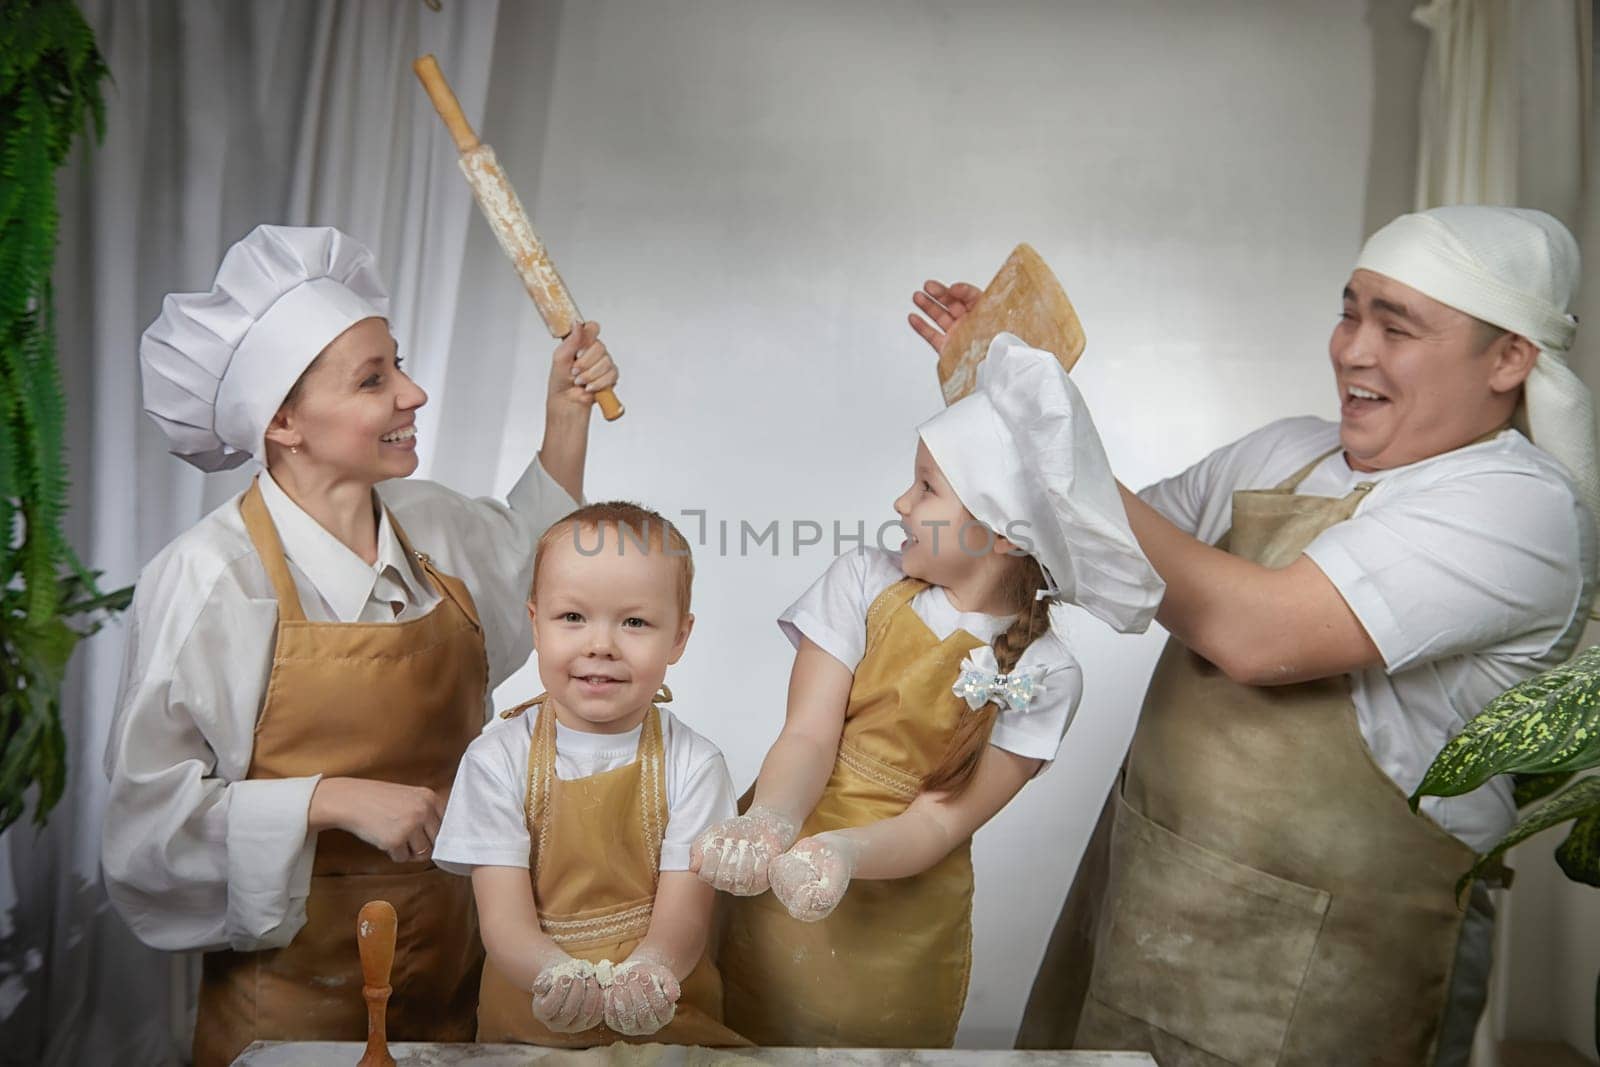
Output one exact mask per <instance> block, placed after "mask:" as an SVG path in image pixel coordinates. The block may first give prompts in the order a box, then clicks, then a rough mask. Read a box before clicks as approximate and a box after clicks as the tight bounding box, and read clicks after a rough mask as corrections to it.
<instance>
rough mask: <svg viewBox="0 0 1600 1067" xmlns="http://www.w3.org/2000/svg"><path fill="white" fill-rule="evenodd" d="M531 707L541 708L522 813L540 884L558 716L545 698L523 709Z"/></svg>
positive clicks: (546, 835)
mask: <svg viewBox="0 0 1600 1067" xmlns="http://www.w3.org/2000/svg"><path fill="white" fill-rule="evenodd" d="M531 704H538V705H539V715H538V717H537V718H536V719H535V720H534V723H533V740H532V742H531V744H530V747H529V749H528V787H527V792H526V793H525V794H524V795H523V803H522V813H523V817H524V818H525V819H526V820H527V823H528V847H529V850H530V851H531V852H532V853H533V856H532V857H531V862H530V863H529V864H528V867H529V869H530V870H532V871H533V875H534V880H535V881H536V882H537V881H538V876H539V865H540V864H541V863H542V862H544V853H545V844H546V842H548V840H549V838H550V820H549V819H545V818H541V816H542V815H544V814H546V813H548V812H549V811H550V789H551V786H552V785H553V784H554V782H555V777H556V717H555V715H554V714H553V713H552V712H551V711H550V705H549V704H548V703H547V702H546V701H545V698H544V696H543V695H540V696H537V697H535V698H534V699H533V700H531V701H529V702H528V704H525V705H523V707H527V706H528V705H531ZM521 710H522V708H521V707H519V708H516V709H513V713H516V712H520V711H521Z"/></svg>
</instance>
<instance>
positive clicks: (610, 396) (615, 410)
mask: <svg viewBox="0 0 1600 1067" xmlns="http://www.w3.org/2000/svg"><path fill="white" fill-rule="evenodd" d="M538 302H539V301H538V300H537V299H536V300H534V303H535V304H537V303H538ZM563 303H566V302H565V301H563ZM539 311H540V313H541V314H543V312H544V309H543V308H540V309H539ZM562 313H563V314H566V315H567V321H568V322H570V323H572V325H571V326H570V327H568V329H567V332H566V333H562V334H555V336H556V337H558V338H559V339H560V340H563V341H565V340H566V339H567V338H569V337H571V336H572V331H573V330H576V329H578V328H579V327H580V326H582V325H583V320H582V319H581V318H579V317H578V309H577V308H575V307H572V306H571V304H570V303H566V309H565V311H564V312H562ZM545 321H546V322H549V321H550V320H549V318H548V317H546V319H545ZM551 332H552V333H555V331H553V330H552V331H551ZM594 402H595V403H596V404H599V405H600V414H602V415H604V416H605V417H606V421H607V422H616V421H617V420H618V419H620V418H622V413H623V412H624V411H626V410H627V409H626V408H624V407H623V406H622V401H621V400H619V399H617V394H616V393H614V392H612V391H611V390H610V389H602V390H600V391H599V392H598V393H596V394H595V395H594Z"/></svg>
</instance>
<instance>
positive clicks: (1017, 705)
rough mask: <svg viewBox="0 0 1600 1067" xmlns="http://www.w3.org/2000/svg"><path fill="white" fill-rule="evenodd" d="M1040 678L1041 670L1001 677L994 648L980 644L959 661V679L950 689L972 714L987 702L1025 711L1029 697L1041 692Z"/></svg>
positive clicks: (1031, 701)
mask: <svg viewBox="0 0 1600 1067" xmlns="http://www.w3.org/2000/svg"><path fill="white" fill-rule="evenodd" d="M1044 676H1045V668H1043V667H1036V668H1034V669H1032V670H1026V671H1012V672H1011V673H1010V674H1002V673H1001V672H1000V661H999V660H997V659H995V655H994V649H993V648H991V647H990V646H989V645H982V646H980V647H978V648H975V649H973V650H972V652H971V653H970V654H969V655H968V656H967V658H966V659H964V660H962V661H961V676H960V677H959V678H957V679H956V684H955V685H953V686H951V687H950V688H951V691H952V692H953V693H955V695H956V696H958V697H960V698H961V699H963V700H965V701H966V702H967V707H969V708H971V709H972V710H973V711H977V710H978V709H979V708H981V707H983V706H984V705H985V704H987V703H989V701H991V700H992V701H994V702H995V703H996V704H998V705H1000V706H1001V707H1002V708H1005V709H1008V710H1010V711H1027V710H1028V705H1030V704H1032V703H1033V698H1034V697H1036V696H1038V695H1039V694H1040V693H1043V692H1044Z"/></svg>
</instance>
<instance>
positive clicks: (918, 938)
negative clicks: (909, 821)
mask: <svg viewBox="0 0 1600 1067" xmlns="http://www.w3.org/2000/svg"><path fill="white" fill-rule="evenodd" d="M923 588H925V586H924V585H923V583H921V582H918V581H916V580H914V579H910V578H907V579H903V580H901V581H899V582H897V583H895V584H894V585H892V586H890V587H889V588H888V589H886V590H885V591H884V592H883V593H882V594H881V595H879V596H878V598H877V599H876V600H874V601H873V603H872V606H871V607H870V608H869V609H868V611H867V619H866V629H867V646H866V651H865V653H864V654H863V656H862V659H861V663H860V664H859V665H858V666H857V668H856V672H855V680H854V682H853V683H852V684H851V687H850V702H849V705H848V707H847V708H846V711H845V723H844V734H843V737H842V738H841V739H840V742H839V757H838V760H837V762H836V763H835V764H834V768H833V774H832V776H831V777H830V778H829V779H828V784H827V786H826V788H825V789H824V790H823V793H822V798H821V799H820V800H819V801H818V802H817V807H816V810H815V811H813V812H812V813H811V817H810V818H809V819H807V820H806V823H805V826H804V827H803V828H802V829H801V831H800V832H801V835H802V836H810V835H812V834H818V833H822V832H823V831H825V830H838V829H841V828H844V827H850V826H862V825H865V824H867V823H872V822H877V821H878V820H881V819H888V818H892V817H893V816H895V815H898V814H900V813H901V812H903V811H904V810H905V809H906V807H907V806H908V805H909V804H910V803H911V801H912V800H914V799H916V796H917V794H918V793H919V792H920V790H921V788H922V781H923V779H924V778H925V777H926V776H927V775H928V774H929V773H930V772H931V771H933V770H934V768H936V767H937V766H938V765H939V763H940V762H941V761H942V760H943V758H944V756H945V753H946V751H947V750H948V748H949V746H950V743H951V739H952V738H953V737H954V735H955V733H956V728H957V725H958V724H959V723H960V721H961V719H962V716H963V715H967V714H973V713H972V712H971V711H970V710H969V709H968V708H967V705H966V703H965V702H964V701H962V700H961V698H959V697H957V696H956V695H955V694H954V693H953V692H952V691H951V686H952V685H953V684H954V683H955V680H956V678H957V677H958V676H959V674H960V673H961V670H960V669H961V661H962V659H964V658H965V657H966V655H967V654H968V653H969V652H971V651H972V650H973V649H974V648H977V647H978V646H979V645H981V644H983V642H982V641H979V640H978V639H977V638H976V637H974V636H973V635H971V634H969V633H967V632H965V631H963V630H957V631H956V632H955V633H953V634H951V635H950V636H949V637H948V638H946V639H945V640H943V641H940V640H939V639H938V638H937V637H935V636H934V634H933V632H932V631H931V630H929V629H928V627H927V624H926V623H924V622H923V621H922V620H921V619H920V618H919V617H918V616H917V613H916V612H915V611H913V610H912V607H911V599H912V597H913V596H915V595H916V594H917V593H918V592H919V591H921V590H922V589H923ZM748 802H749V798H748V797H746V799H745V806H748ZM726 903H727V905H728V916H727V918H728V923H727V928H726V930H725V937H724V941H723V945H722V955H721V957H720V962H721V964H722V973H723V981H724V982H725V983H726V985H727V1001H726V1004H727V1018H728V1025H729V1026H732V1027H734V1028H735V1029H736V1030H738V1031H739V1032H740V1033H742V1034H744V1035H745V1036H746V1037H748V1038H750V1039H751V1040H752V1041H754V1042H756V1044H758V1045H821V1046H834V1047H890V1048H914V1047H932V1048H944V1047H949V1046H950V1045H951V1044H953V1043H954V1041H955V1035H956V1024H957V1023H958V1022H960V1020H961V1008H962V1005H963V1003H964V1002H965V1000H966V996H967V976H968V973H969V971H970V970H971V964H972V853H971V844H970V842H963V843H962V844H961V845H960V846H959V847H958V848H956V849H955V851H953V852H951V853H950V855H949V856H947V857H945V858H944V859H943V860H941V861H940V862H939V863H938V864H936V865H935V866H934V867H932V868H931V869H929V870H927V871H925V872H923V873H922V874H919V875H915V876H913V877H910V878H900V879H895V880H857V881H854V882H851V883H850V888H849V890H848V891H847V892H846V893H845V895H844V899H843V900H842V901H841V902H840V903H839V906H838V908H837V909H836V910H835V911H834V912H833V914H832V915H830V916H828V917H827V918H826V919H823V920H822V921H821V922H816V923H805V922H800V921H799V920H797V919H794V918H792V917H790V915H789V913H788V912H787V911H785V910H784V907H783V905H782V904H781V903H779V902H778V899H777V898H776V897H774V896H773V895H772V894H771V893H763V894H762V895H761V896H758V897H730V898H728V901H727V902H726Z"/></svg>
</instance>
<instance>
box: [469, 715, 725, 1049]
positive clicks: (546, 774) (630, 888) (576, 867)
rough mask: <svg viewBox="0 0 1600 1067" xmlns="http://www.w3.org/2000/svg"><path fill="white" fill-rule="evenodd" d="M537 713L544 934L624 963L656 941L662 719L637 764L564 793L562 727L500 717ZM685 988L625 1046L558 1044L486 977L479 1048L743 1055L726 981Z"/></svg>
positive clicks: (699, 976) (530, 819)
mask: <svg viewBox="0 0 1600 1067" xmlns="http://www.w3.org/2000/svg"><path fill="white" fill-rule="evenodd" d="M534 705H538V706H539V713H538V718H537V719H536V720H535V722H534V728H533V742H532V745H531V746H530V748H529V751H528V789H527V794H526V796H525V800H524V804H523V811H524V812H525V813H526V816H527V823H528V835H529V838H530V841H531V842H532V847H531V853H532V854H531V855H530V857H529V862H528V868H529V870H528V874H529V877H530V878H531V879H532V881H533V899H534V903H535V905H536V906H537V907H538V909H539V924H540V926H542V927H543V929H544V932H545V933H546V934H548V935H549V936H550V938H551V939H552V940H554V941H555V942H556V944H558V945H560V946H561V947H562V948H563V949H564V950H565V951H566V952H568V953H569V954H571V955H572V956H574V957H576V958H578V959H583V960H588V961H589V962H590V963H598V962H599V961H601V960H610V961H611V962H612V963H621V962H622V961H623V960H625V959H627V958H628V955H629V954H630V953H632V952H633V950H634V948H635V946H637V945H638V944H639V942H640V941H641V940H643V939H644V936H645V934H646V933H648V932H649V930H650V915H651V911H652V909H653V907H654V905H655V898H656V882H657V877H658V875H659V874H660V870H661V838H662V835H663V834H665V833H666V828H667V787H666V777H665V756H664V752H663V747H662V741H661V715H660V712H658V711H657V709H656V707H655V706H654V705H651V707H650V711H649V714H647V715H646V716H645V720H644V728H643V729H642V730H640V731H639V754H638V757H637V758H636V759H635V760H634V761H633V762H632V763H629V764H628V765H626V766H624V767H617V768H614V769H613V770H609V771H602V772H601V773H599V774H592V775H590V776H589V777H587V778H578V779H575V780H573V781H570V782H564V781H562V780H561V779H560V778H558V777H556V717H555V714H554V712H552V711H551V710H550V708H549V706H548V705H547V704H545V703H544V698H543V697H539V698H535V699H534V700H531V701H529V702H528V703H526V704H523V705H520V706H519V707H516V708H513V709H512V710H510V711H508V712H505V713H504V714H503V717H505V718H511V717H513V716H516V715H520V714H522V713H523V712H524V711H525V710H526V709H527V708H529V707H532V706H534ZM680 984H681V987H682V994H681V996H680V998H679V1000H678V1005H677V1011H676V1013H675V1014H674V1015H673V1017H672V1021H671V1022H670V1023H668V1024H667V1025H666V1026H665V1027H663V1028H662V1029H660V1030H658V1031H656V1032H655V1033H653V1034H646V1035H644V1036H642V1037H628V1036H626V1035H623V1034H618V1033H616V1032H614V1031H612V1030H609V1029H607V1028H606V1027H604V1026H596V1027H593V1028H591V1029H589V1030H584V1031H581V1032H579V1033H575V1034H558V1033H556V1032H554V1031H552V1030H550V1029H548V1028H546V1027H545V1026H544V1024H543V1023H541V1022H540V1021H539V1020H538V1019H536V1018H534V1015H533V994H532V991H530V990H524V989H519V988H518V987H516V986H515V985H513V984H512V983H511V980H510V979H508V978H506V977H505V976H504V975H502V974H501V973H500V972H499V971H497V970H495V967H494V964H492V963H491V964H488V965H487V966H485V967H484V969H483V988H482V992H481V996H480V998H479V1005H478V1040H479V1041H520V1042H523V1043H525V1044H534V1045H547V1046H554V1047H559V1048H590V1047H593V1046H595V1045H608V1044H611V1043H612V1042H616V1041H627V1042H632V1043H637V1044H644V1043H648V1042H657V1043H660V1044H664V1045H713V1046H716V1045H748V1044H749V1042H748V1041H745V1040H744V1039H743V1038H741V1037H740V1036H739V1035H738V1034H736V1033H734V1032H733V1031H732V1030H729V1029H728V1028H727V1027H726V1026H723V1025H722V980H721V979H720V978H719V977H718V975H717V969H716V967H715V966H714V965H713V964H712V962H711V960H710V959H709V957H707V958H703V959H701V961H700V962H699V964H697V965H696V966H695V969H694V970H693V971H692V972H690V974H689V976H688V977H687V978H685V979H684V980H683V981H682V983H680Z"/></svg>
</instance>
